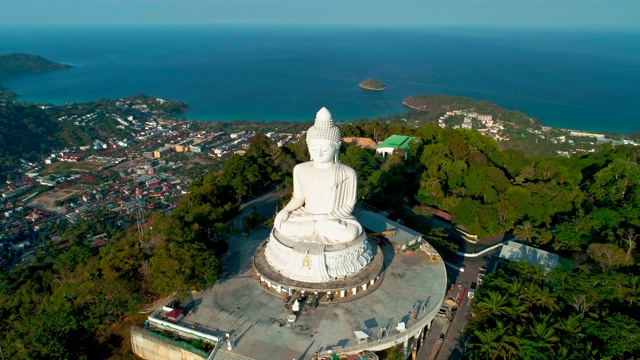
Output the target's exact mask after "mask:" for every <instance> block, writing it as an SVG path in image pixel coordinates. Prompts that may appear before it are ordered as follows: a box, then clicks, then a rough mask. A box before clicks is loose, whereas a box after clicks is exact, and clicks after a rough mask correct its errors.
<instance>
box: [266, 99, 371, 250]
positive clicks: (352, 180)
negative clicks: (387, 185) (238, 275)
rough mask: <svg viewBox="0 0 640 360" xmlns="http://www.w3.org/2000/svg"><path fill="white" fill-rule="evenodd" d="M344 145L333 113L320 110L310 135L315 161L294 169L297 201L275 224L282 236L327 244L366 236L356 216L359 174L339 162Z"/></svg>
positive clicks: (310, 151)
mask: <svg viewBox="0 0 640 360" xmlns="http://www.w3.org/2000/svg"><path fill="white" fill-rule="evenodd" d="M341 141H342V140H341V137H340V130H339V129H338V128H337V127H336V126H335V125H334V124H333V120H332V119H331V113H329V110H327V109H326V108H322V109H320V111H318V113H317V115H316V120H315V124H314V125H313V126H312V127H311V128H310V129H309V131H308V132H307V146H308V147H309V155H310V156H311V161H308V162H305V163H302V164H298V165H296V167H295V168H294V169H293V197H292V198H291V201H289V203H288V204H287V205H286V206H285V207H284V209H282V210H281V211H280V212H279V213H278V215H277V216H276V218H275V221H274V228H275V229H276V230H277V231H278V233H280V234H282V235H284V236H286V237H288V238H291V239H299V240H300V241H304V242H318V243H324V244H337V243H344V242H348V241H351V240H354V239H355V238H356V237H358V235H360V234H361V233H362V227H361V226H360V224H359V223H358V221H357V220H356V219H355V218H354V217H353V215H352V212H353V207H354V205H355V203H356V198H357V194H356V193H357V177H356V172H355V171H354V170H353V169H352V168H350V167H349V166H347V165H344V164H342V163H340V161H338V154H339V151H340V143H341ZM314 234H315V235H318V236H313V235H314Z"/></svg>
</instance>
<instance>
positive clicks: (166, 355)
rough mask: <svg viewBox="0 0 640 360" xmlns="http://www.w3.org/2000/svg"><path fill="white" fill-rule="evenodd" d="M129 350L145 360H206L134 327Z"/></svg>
mask: <svg viewBox="0 0 640 360" xmlns="http://www.w3.org/2000/svg"><path fill="white" fill-rule="evenodd" d="M131 348H132V350H133V353H134V354H136V355H138V356H139V357H141V358H143V359H147V360H206V359H207V358H206V357H203V356H201V355H198V354H196V353H193V352H191V351H189V350H187V349H185V348H183V347H182V346H180V345H178V344H174V343H172V342H171V341H168V340H165V339H163V338H161V337H159V336H154V335H153V334H152V333H150V332H148V331H147V330H145V329H142V328H139V327H136V326H133V327H131Z"/></svg>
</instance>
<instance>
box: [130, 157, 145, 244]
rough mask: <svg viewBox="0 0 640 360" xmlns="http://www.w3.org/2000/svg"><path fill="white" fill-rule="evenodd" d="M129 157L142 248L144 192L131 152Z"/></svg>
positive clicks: (136, 218)
mask: <svg viewBox="0 0 640 360" xmlns="http://www.w3.org/2000/svg"><path fill="white" fill-rule="evenodd" d="M127 156H129V164H130V165H131V170H132V171H133V173H132V178H133V186H134V188H135V192H136V197H135V203H136V204H135V207H134V209H135V210H134V212H135V220H136V226H137V227H138V236H139V240H140V246H142V238H143V236H144V228H143V227H142V224H143V220H144V216H143V215H142V209H140V200H141V197H142V191H141V190H140V189H139V188H138V181H137V175H138V173H137V172H136V169H135V168H134V166H133V157H132V156H131V154H130V153H129V150H127Z"/></svg>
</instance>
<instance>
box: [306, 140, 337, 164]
mask: <svg viewBox="0 0 640 360" xmlns="http://www.w3.org/2000/svg"><path fill="white" fill-rule="evenodd" d="M307 146H308V147H309V155H310V156H311V160H313V162H314V163H316V164H327V163H332V162H334V161H335V154H336V150H337V146H336V144H335V143H334V142H333V141H331V140H317V139H311V140H307Z"/></svg>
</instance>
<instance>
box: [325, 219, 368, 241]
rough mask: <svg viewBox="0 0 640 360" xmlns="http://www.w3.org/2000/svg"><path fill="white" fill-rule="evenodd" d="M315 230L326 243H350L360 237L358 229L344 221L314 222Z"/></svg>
mask: <svg viewBox="0 0 640 360" xmlns="http://www.w3.org/2000/svg"><path fill="white" fill-rule="evenodd" d="M315 230H316V232H317V233H318V234H320V235H322V236H323V237H324V238H326V239H327V242H328V243H341V242H346V241H351V240H353V239H355V238H356V237H357V236H358V235H360V228H359V227H358V226H357V225H355V224H352V223H350V222H347V221H344V220H337V219H334V220H322V221H316V224H315Z"/></svg>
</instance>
